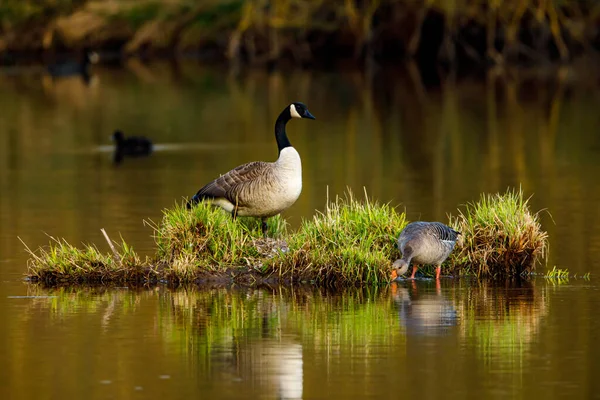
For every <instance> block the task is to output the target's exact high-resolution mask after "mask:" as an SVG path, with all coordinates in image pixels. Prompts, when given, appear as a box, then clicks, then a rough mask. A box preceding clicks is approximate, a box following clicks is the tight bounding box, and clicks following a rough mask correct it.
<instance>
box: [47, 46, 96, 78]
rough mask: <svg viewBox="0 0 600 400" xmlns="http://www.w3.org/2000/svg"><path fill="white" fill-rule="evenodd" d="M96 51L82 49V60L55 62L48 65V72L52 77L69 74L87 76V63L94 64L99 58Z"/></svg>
mask: <svg viewBox="0 0 600 400" xmlns="http://www.w3.org/2000/svg"><path fill="white" fill-rule="evenodd" d="M99 58H100V57H99V56H98V53H96V52H95V51H92V50H90V49H89V48H85V49H84V55H83V61H73V60H69V61H61V62H56V63H54V64H51V65H49V66H48V72H49V73H50V75H52V76H53V77H61V76H70V75H82V76H84V77H88V76H89V65H90V64H95V63H97V62H98V60H99Z"/></svg>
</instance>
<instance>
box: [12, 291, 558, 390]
mask: <svg viewBox="0 0 600 400" xmlns="http://www.w3.org/2000/svg"><path fill="white" fill-rule="evenodd" d="M26 295H27V296H31V298H27V299H15V300H18V301H24V302H26V304H27V307H26V308H25V309H24V311H23V312H22V313H21V316H20V318H19V321H18V322H17V324H16V325H15V326H13V327H11V332H13V335H11V336H10V339H11V346H10V349H11V350H10V351H9V352H10V357H9V358H8V359H9V360H10V362H11V367H10V368H9V369H8V371H10V372H9V374H10V376H9V380H8V381H9V382H13V383H14V384H17V385H18V382H22V379H23V377H20V376H18V373H19V371H21V370H22V368H23V367H24V366H25V365H27V364H28V363H30V362H31V359H32V358H37V357H44V352H48V353H49V354H52V352H53V351H56V349H55V348H52V342H54V341H64V340H65V339H66V338H65V337H62V338H61V337H60V336H59V337H57V336H56V335H57V334H58V335H61V334H62V335H66V336H67V337H68V340H69V343H68V346H65V345H63V344H59V347H62V348H63V349H65V348H68V349H69V351H67V354H68V356H67V357H65V359H64V360H63V361H64V362H63V366H62V368H61V371H63V372H60V371H55V373H53V374H52V375H51V376H48V377H46V378H45V377H44V376H41V377H40V381H39V382H38V383H39V384H41V385H49V386H53V385H66V386H71V388H70V390H69V393H73V394H76V393H78V390H80V388H78V387H76V384H75V382H74V381H72V380H71V379H70V378H69V377H70V374H71V373H73V372H74V371H73V368H77V367H76V366H77V365H81V364H82V363H83V364H90V363H91V366H92V369H91V370H90V373H91V374H92V375H93V377H92V381H94V382H96V383H98V382H100V381H103V380H109V381H111V382H113V383H114V384H112V387H113V388H115V389H118V390H125V387H124V386H123V385H125V386H127V385H128V386H127V387H133V386H136V385H137V386H142V387H145V388H148V389H150V388H154V387H156V386H157V385H158V384H159V383H160V382H162V381H161V380H160V379H159V380H157V378H156V377H159V376H163V375H165V374H166V375H168V376H170V377H171V380H173V381H175V382H176V384H177V385H183V389H182V390H183V391H195V390H201V391H202V392H203V393H207V394H209V393H214V394H215V395H216V393H220V394H222V393H230V394H231V395H232V396H233V395H234V393H238V392H237V391H238V390H240V389H241V388H242V387H243V388H244V389H243V390H244V391H245V392H244V393H243V394H239V393H238V395H239V396H241V397H251V396H252V395H256V394H260V397H261V398H288V399H294V398H314V397H319V396H318V395H320V394H323V393H325V392H323V391H326V392H327V391H329V390H333V389H334V388H335V395H333V394H332V393H330V394H331V395H332V396H333V397H336V398H345V396H350V397H352V396H356V395H357V394H362V395H365V396H370V395H377V394H378V389H377V388H376V387H380V386H381V385H387V384H390V383H391V382H397V383H398V384H406V385H409V383H410V382H412V381H413V380H414V379H415V374H416V375H418V376H421V375H422V376H421V378H419V379H427V378H428V377H430V376H431V377H436V379H440V378H439V376H440V374H442V373H443V368H444V367H443V365H444V363H440V362H439V360H440V359H445V358H447V357H448V356H450V355H451V354H453V353H455V352H456V348H457V347H458V348H460V347H464V348H467V349H470V350H468V351H463V352H462V353H461V354H460V356H459V358H460V359H459V360H457V364H456V368H458V369H459V370H462V369H465V368H467V369H468V368H471V367H472V365H473V364H472V363H473V362H476V364H478V365H479V367H478V368H493V366H494V365H498V363H501V364H504V365H506V363H510V373H509V374H510V375H511V376H519V375H520V374H523V373H524V372H525V371H524V369H525V368H529V367H528V362H527V361H528V358H529V357H530V355H531V346H532V345H535V343H537V342H538V341H539V340H540V339H539V337H538V335H539V330H540V326H541V325H542V324H543V321H544V316H545V315H547V313H548V312H549V311H550V310H549V301H548V299H547V294H546V289H545V286H544V285H541V286H540V285H537V286H536V285H532V284H527V285H526V286H523V287H518V288H515V287H495V286H491V285H486V284H481V283H466V282H444V283H443V284H442V285H437V287H436V285H435V284H434V283H433V282H408V283H406V284H403V283H401V284H394V285H392V286H390V287H389V288H387V287H384V288H371V289H348V290H345V291H343V292H329V291H327V290H320V289H315V288H313V287H298V288H283V287H278V288H263V289H248V288H238V289H234V288H213V289H206V290H200V289H196V288H187V289H179V290H170V289H167V288H165V287H157V288H153V289H140V290H138V289H128V288H120V289H106V288H56V289H44V288H42V287H40V286H37V285H28V286H27V294H26ZM16 332H19V333H20V334H18V335H16V334H14V333H16ZM67 332H70V333H67ZM46 335H50V336H49V337H46ZM53 335H54V336H53ZM36 336H41V337H46V340H48V342H47V343H46V344H45V345H42V344H40V343H38V344H35V339H34V337H36ZM32 343H33V344H32ZM90 345H91V346H93V347H92V348H89V346H90ZM46 346H49V347H46ZM102 348H105V350H102ZM114 349H118V356H117V360H120V361H118V362H119V363H120V362H124V364H123V365H121V366H120V367H118V368H117V371H118V372H117V373H116V374H115V371H114V370H113V369H114V365H113V364H112V363H113V362H114V361H115V359H114V355H113V356H111V355H110V354H111V353H113V351H114ZM65 351H66V350H65ZM98 351H99V352H101V353H102V352H106V355H105V356H104V357H102V356H101V357H98V356H97V355H95V354H96V353H97V352H98ZM146 354H148V355H152V357H156V362H155V363H154V364H153V366H144V365H145V364H146V363H147V362H148V358H147V357H146V356H145V355H146ZM90 357H91V358H90ZM19 366H20V367H19ZM165 366H168V367H165ZM149 370H152V371H153V372H152V373H151V374H149V373H148V371H149ZM463 372H466V370H465V371H463ZM149 375H150V376H149ZM349 375H351V376H352V379H351V380H350V381H347V377H348V376H349ZM45 379H47V381H46V380H45ZM87 379H89V378H87ZM442 380H443V379H442ZM342 381H343V382H344V384H343V385H342V386H341V387H337V385H338V384H339V383H340V382H342ZM157 382H158V383H157ZM463 383H464V384H467V382H466V381H465V382H463ZM372 385H375V386H372ZM34 386H35V385H34ZM428 390H430V389H428ZM327 393H329V392H327ZM415 394H416V393H415ZM246 395H247V396H246ZM225 397H227V396H225Z"/></svg>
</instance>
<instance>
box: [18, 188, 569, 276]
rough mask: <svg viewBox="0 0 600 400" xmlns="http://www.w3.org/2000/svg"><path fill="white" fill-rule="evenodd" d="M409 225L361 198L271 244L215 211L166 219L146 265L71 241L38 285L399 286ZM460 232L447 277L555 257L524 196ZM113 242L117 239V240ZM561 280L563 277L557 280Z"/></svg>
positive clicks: (276, 220) (480, 205)
mask: <svg viewBox="0 0 600 400" xmlns="http://www.w3.org/2000/svg"><path fill="white" fill-rule="evenodd" d="M406 224H407V221H406V216H405V214H404V213H402V212H398V211H397V210H396V209H395V208H394V207H392V206H391V205H389V204H379V203H378V202H376V201H373V200H372V199H369V198H368V196H367V195H366V193H365V197H364V199H358V198H356V197H355V196H354V195H353V194H352V193H351V192H348V193H347V194H346V195H345V196H344V197H336V198H335V200H334V201H328V202H327V204H326V206H325V210H324V211H323V212H317V213H316V215H315V216H314V217H313V218H311V219H307V220H303V221H302V223H301V225H300V227H299V229H298V230H297V231H294V232H288V231H287V228H286V223H285V220H284V219H283V218H282V217H281V216H276V217H273V218H270V219H269V220H268V226H269V230H268V238H265V237H263V234H262V230H261V221H260V219H258V218H237V219H236V220H233V219H232V218H231V215H230V214H229V213H226V212H224V211H223V210H221V209H220V208H216V207H213V206H211V205H210V204H208V203H200V204H199V205H198V206H196V207H194V208H193V209H192V210H187V209H186V208H185V206H183V205H180V204H176V205H175V206H174V207H173V208H170V209H167V210H164V214H163V218H162V220H161V221H160V223H159V224H155V223H152V222H150V223H149V225H151V226H152V227H153V229H154V238H155V241H156V245H157V249H156V254H155V256H154V257H153V259H152V260H148V259H146V260H145V261H142V260H140V258H139V257H138V256H137V255H136V254H135V252H134V251H133V249H132V248H131V247H130V246H129V245H128V244H127V243H125V241H122V243H121V244H120V245H119V246H118V247H119V250H117V249H115V250H114V251H113V253H102V252H100V251H99V250H98V249H97V247H96V246H93V245H87V246H84V247H83V249H78V248H76V247H74V246H72V245H71V244H69V243H67V242H66V241H64V240H61V239H54V238H52V241H51V242H50V246H48V247H42V248H40V249H38V250H37V251H35V252H34V251H31V250H29V248H28V250H29V251H30V253H31V255H32V258H31V259H30V260H29V273H28V274H29V277H30V278H32V279H33V280H38V281H43V282H48V283H56V282H63V281H64V282H73V283H78V282H98V281H102V282H107V283H108V282H123V281H157V280H161V279H165V280H168V281H170V282H172V283H186V282H194V281H196V280H197V279H202V278H213V277H216V278H219V279H222V278H226V279H229V278H231V279H232V280H235V279H238V278H240V277H241V278H244V277H249V276H250V277H251V279H250V280H251V281H253V282H256V281H257V280H263V281H266V280H268V281H269V282H271V281H278V282H311V283H315V284H318V285H321V286H327V285H335V286H351V285H377V284H382V283H387V282H389V279H390V273H391V265H392V262H393V260H395V259H397V258H398V257H399V252H398V250H397V248H396V239H397V237H398V235H399V233H400V232H401V231H402V229H403V228H404V226H405V225H406ZM450 225H452V226H453V227H455V228H456V229H457V230H459V231H460V232H462V235H461V239H460V240H459V243H458V244H457V246H456V249H455V250H454V252H453V253H452V254H451V256H450V258H449V261H448V262H447V263H446V264H445V266H444V268H445V272H450V273H453V274H455V275H476V276H478V277H493V278H497V277H514V276H517V275H525V274H527V273H531V271H532V270H533V268H534V267H535V263H536V262H537V261H539V260H540V259H543V258H544V257H545V255H546V250H547V246H548V245H547V234H546V232H544V231H542V230H541V227H540V224H539V222H538V221H537V214H531V212H530V211H529V206H528V203H527V200H524V199H523V194H522V192H520V191H518V192H517V191H507V192H506V193H504V194H494V195H484V196H482V197H481V199H480V201H479V202H477V203H472V204H468V205H467V206H466V207H465V209H464V210H462V211H460V212H459V214H458V216H457V217H456V218H453V217H450ZM107 240H109V239H107ZM553 274H556V275H557V276H558V275H561V273H560V272H559V271H556V270H553V271H551V272H550V274H549V275H553Z"/></svg>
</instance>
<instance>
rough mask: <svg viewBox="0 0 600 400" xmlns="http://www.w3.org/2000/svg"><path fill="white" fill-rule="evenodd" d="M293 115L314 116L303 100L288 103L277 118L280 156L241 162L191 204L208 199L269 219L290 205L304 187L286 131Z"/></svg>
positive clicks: (297, 158) (238, 212) (234, 211)
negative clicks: (245, 162)
mask: <svg viewBox="0 0 600 400" xmlns="http://www.w3.org/2000/svg"><path fill="white" fill-rule="evenodd" d="M291 118H308V119H315V117H313V116H312V114H311V113H310V112H309V111H308V109H307V108H306V106H305V105H304V104H302V103H292V104H290V105H289V106H288V107H286V108H285V109H284V110H283V111H282V112H281V114H280V115H279V117H278V118H277V121H276V122H275V139H276V140H277V147H278V149H279V158H278V159H277V161H275V162H263V161H254V162H250V163H247V164H243V165H240V166H239V167H236V168H234V169H232V170H231V171H229V172H226V173H225V174H223V175H221V176H220V177H218V178H216V179H215V180H213V181H212V182H209V183H208V184H206V185H205V186H204V187H202V188H201V189H200V190H199V191H198V192H197V193H196V194H195V195H194V196H193V197H192V199H191V200H190V201H189V202H188V208H191V207H192V206H194V205H195V204H197V203H198V202H200V201H204V200H209V201H211V202H212V203H213V204H214V205H216V206H219V207H221V208H223V209H224V210H226V211H228V212H230V213H231V215H232V216H233V218H235V217H236V216H238V215H239V216H251V217H259V218H261V219H262V228H263V232H264V233H266V229H267V226H266V219H267V218H268V217H272V216H274V215H277V214H279V213H280V212H282V211H283V210H285V209H287V208H288V207H290V206H291V205H292V204H294V202H295V201H296V200H297V199H298V197H299V196H300V193H301V191H302V162H301V160H300V155H299V154H298V152H297V151H296V149H294V148H293V147H292V145H291V144H290V141H289V139H288V137H287V134H286V132H285V126H286V124H287V122H288V121H289V120H290V119H291Z"/></svg>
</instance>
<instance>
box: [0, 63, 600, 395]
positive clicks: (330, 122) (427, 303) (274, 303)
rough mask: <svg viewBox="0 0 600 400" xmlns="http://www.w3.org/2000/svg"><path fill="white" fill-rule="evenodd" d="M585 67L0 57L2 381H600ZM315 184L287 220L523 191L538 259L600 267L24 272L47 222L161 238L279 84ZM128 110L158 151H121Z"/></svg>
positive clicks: (514, 386)
mask: <svg viewBox="0 0 600 400" xmlns="http://www.w3.org/2000/svg"><path fill="white" fill-rule="evenodd" d="M590 76H591V75H590V74H589V73H587V72H585V73H582V72H581V71H575V70H558V71H554V70H551V71H549V72H547V74H545V75H543V76H540V74H537V76H535V75H534V76H532V75H531V74H528V73H527V72H526V71H516V72H513V73H511V74H510V75H509V76H505V77H502V76H496V75H494V74H492V73H490V74H489V75H487V76H483V77H470V78H458V79H454V80H453V79H450V80H445V81H443V82H442V84H441V85H440V86H434V87H430V86H427V85H423V84H422V83H421V80H420V79H419V77H418V76H415V74H414V73H411V70H410V69H404V68H396V67H395V68H381V69H380V70H378V71H377V72H376V74H375V75H373V76H371V77H368V76H366V75H365V74H364V73H361V72H356V71H343V70H340V71H337V72H310V71H297V72H271V73H267V72H262V71H248V72H245V73H243V74H241V75H238V76H236V75H232V74H229V73H227V71H222V70H219V69H214V68H206V67H200V66H198V65H195V64H194V63H183V64H153V65H142V64H139V63H132V64H130V65H128V66H127V67H126V68H122V69H109V68H104V69H103V68H97V69H96V70H95V74H94V76H93V79H92V80H91V81H90V82H89V84H86V83H85V82H83V81H82V80H81V79H78V78H76V77H75V78H67V79H60V80H52V79H50V78H49V77H45V76H40V75H35V74H23V75H19V74H16V75H15V74H11V75H3V74H2V73H0V110H2V112H1V114H0V321H1V324H2V325H1V326H2V327H3V329H0V359H1V360H3V362H4V368H3V371H4V373H3V374H0V397H2V398H10V399H13V398H14V399H21V398H23V399H26V398H36V399H37V398H45V397H47V398H57V397H64V398H83V397H90V398H163V397H169V398H183V397H208V398H265V399H270V398H307V399H309V398H310V399H313V398H317V399H318V398H328V399H331V398H333V399H336V398H339V399H346V398H398V397H414V396H417V397H418V398H424V397H425V398H433V397H440V396H441V397H445V398H481V397H486V398H500V397H502V398H506V397H507V396H511V397H517V398H526V397H531V396H537V395H543V396H546V397H548V398H561V397H569V398H594V397H599V395H598V393H599V389H600V387H598V386H599V383H597V379H594V377H595V376H598V374H600V366H599V365H598V363H597V361H596V360H598V359H599V358H600V346H598V345H597V344H596V342H595V341H594V338H595V337H597V336H598V334H599V328H600V326H599V325H600V323H599V322H598V319H597V318H596V315H597V312H596V310H597V309H598V308H599V306H600V285H598V282H597V281H596V279H595V275H596V274H597V273H598V271H600V265H599V263H600V262H599V261H598V260H599V256H600V228H598V226H599V222H600V221H599V219H600V218H599V217H600V211H599V209H598V207H597V204H598V203H599V201H600V186H599V185H598V184H597V183H596V182H597V177H598V176H600V139H599V136H598V135H597V132H598V126H599V123H600V116H598V113H597V110H598V109H599V107H600V92H599V91H598V90H597V87H595V86H594V85H593V84H592V83H590V82H596V81H597V80H590ZM293 100H294V101H296V100H299V101H303V102H304V103H306V104H307V105H308V107H309V109H310V110H311V112H312V113H313V114H314V115H315V116H316V117H317V120H315V121H304V120H302V121H297V120H294V121H291V122H290V124H289V125H288V134H289V137H290V140H291V142H292V143H293V144H294V146H295V147H296V148H297V149H298V151H299V152H300V154H301V156H302V160H303V177H304V189H303V192H302V195H301V197H300V199H299V200H298V202H297V203H296V204H295V205H294V206H293V207H291V208H290V209H289V210H288V211H286V212H285V214H284V216H285V218H286V220H288V222H289V223H290V228H291V229H294V228H295V227H297V226H298V224H299V222H300V221H301V218H310V217H311V216H312V215H314V212H315V209H322V208H323V206H324V204H325V201H326V198H327V195H328V193H329V196H330V198H331V197H333V196H335V195H343V193H344V191H345V190H346V188H347V187H350V188H351V189H352V190H353V191H354V192H355V193H357V194H358V195H362V193H363V188H366V190H367V192H368V193H369V195H370V196H372V197H374V198H376V199H378V200H380V201H382V202H391V203H392V204H394V205H398V206H399V207H401V208H402V209H405V210H406V212H407V214H408V217H409V219H411V220H415V219H425V220H440V221H447V214H448V213H453V214H456V212H457V207H461V205H463V204H465V203H466V202H470V201H476V200H477V199H478V198H479V196H480V194H481V193H485V192H498V191H504V190H506V189H507V188H519V187H521V188H522V190H523V191H524V193H525V195H526V196H532V197H531V199H530V204H531V207H532V209H533V210H535V211H537V210H542V209H543V210H545V211H542V212H541V214H540V218H541V221H542V225H543V228H544V229H546V230H547V231H548V232H549V235H550V253H549V260H548V266H550V267H552V266H554V265H556V266H558V267H560V268H568V269H569V271H570V272H571V275H572V276H573V275H576V276H581V275H583V274H585V273H588V272H589V273H591V277H592V278H591V280H589V281H587V280H581V279H573V278H571V280H569V281H568V282H557V281H547V280H545V279H541V278H538V279H536V280H534V281H532V282H528V283H523V282H522V283H517V284H507V285H500V286H494V285H491V284H489V283H482V282H469V281H464V280H451V279H445V280H443V281H442V282H441V284H440V285H439V286H436V285H435V284H434V283H433V282H431V281H421V282H415V283H401V284H397V285H392V286H390V287H382V288H362V289H360V290H347V291H344V292H328V291H323V290H317V289H314V288H294V289H291V288H260V289H240V288H228V287H222V288H211V289H205V290H200V289H198V288H187V289H181V290H171V289H169V288H166V287H163V286H160V287H157V288H143V289H142V288H138V289H136V288H127V287H125V288H112V289H101V288H62V289H45V288H42V287H39V286H37V285H30V284H27V283H24V282H23V280H22V278H23V274H24V273H25V272H26V262H27V254H26V253H25V251H24V248H23V245H22V244H21V242H20V241H19V239H18V238H19V237H20V238H21V239H22V240H23V241H25V242H26V243H27V244H28V245H29V246H31V247H32V248H35V247H37V246H39V245H43V244H45V243H47V242H48V241H49V238H48V236H47V235H51V236H54V237H64V238H66V239H67V240H69V241H71V242H73V243H81V242H94V243H97V244H98V246H99V247H100V248H101V249H103V250H107V249H106V245H105V244H104V239H103V237H102V234H101V233H100V229H101V228H105V229H106V230H107V231H108V233H109V234H110V235H111V237H113V238H118V237H119V235H122V236H123V237H124V238H125V239H126V240H127V242H129V243H131V244H133V246H134V248H136V250H138V251H139V252H141V253H142V254H151V253H152V251H153V246H154V243H153V240H152V237H151V234H152V231H151V229H150V228H149V227H148V226H145V225H144V223H143V220H144V219H146V220H153V221H158V220H159V219H160V217H161V210H162V209H164V208H165V207H170V206H172V205H173V203H174V202H175V201H180V200H181V198H182V197H183V196H189V195H191V194H193V193H194V192H195V191H196V190H197V189H198V188H199V187H201V186H202V185H203V184H204V183H206V182H207V181H209V180H211V179H213V178H214V177H216V176H218V175H219V174H220V173H223V172H225V171H227V170H228V169H230V168H232V167H234V166H236V165H239V164H241V163H243V162H247V161H252V160H274V159H275V158H276V156H277V148H276V145H275V143H274V138H273V123H274V120H275V118H276V117H277V114H278V113H279V112H280V111H281V110H282V109H283V108H284V107H285V106H286V105H287V104H288V103H289V102H290V101H293ZM115 129H121V130H123V131H124V132H125V133H126V134H131V135H145V136H148V137H150V138H152V140H153V141H154V142H155V144H156V151H155V152H154V153H153V154H152V155H151V156H150V157H147V158H139V159H126V160H125V161H124V162H123V163H121V164H119V165H115V164H113V163H112V155H111V151H110V149H111V148H110V147H109V146H110V144H111V143H110V139H109V137H110V135H111V134H112V132H113V131H114V130H115Z"/></svg>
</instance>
